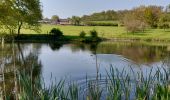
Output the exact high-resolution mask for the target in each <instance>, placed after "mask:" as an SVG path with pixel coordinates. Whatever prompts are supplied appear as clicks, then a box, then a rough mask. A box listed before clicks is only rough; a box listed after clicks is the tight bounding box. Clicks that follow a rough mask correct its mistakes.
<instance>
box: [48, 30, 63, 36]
mask: <svg viewBox="0 0 170 100" xmlns="http://www.w3.org/2000/svg"><path fill="white" fill-rule="evenodd" d="M50 34H51V35H54V36H55V37H61V36H63V32H62V31H61V30H60V29H58V28H53V29H51V31H50Z"/></svg>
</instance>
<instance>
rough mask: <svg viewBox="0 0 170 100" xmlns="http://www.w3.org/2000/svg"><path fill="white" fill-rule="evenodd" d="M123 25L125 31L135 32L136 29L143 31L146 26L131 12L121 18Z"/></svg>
mask: <svg viewBox="0 0 170 100" xmlns="http://www.w3.org/2000/svg"><path fill="white" fill-rule="evenodd" d="M123 23H124V26H125V28H126V30H127V31H129V32H132V33H135V32H137V31H143V32H144V30H145V28H146V24H145V23H144V22H142V21H141V20H139V19H137V18H135V16H134V15H133V14H132V13H128V14H126V15H125V17H124V20H123Z"/></svg>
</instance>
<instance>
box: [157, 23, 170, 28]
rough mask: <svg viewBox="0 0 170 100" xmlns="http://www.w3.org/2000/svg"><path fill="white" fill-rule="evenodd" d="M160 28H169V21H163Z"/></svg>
mask: <svg viewBox="0 0 170 100" xmlns="http://www.w3.org/2000/svg"><path fill="white" fill-rule="evenodd" d="M159 28H160V29H168V28H170V25H169V24H168V23H162V24H159Z"/></svg>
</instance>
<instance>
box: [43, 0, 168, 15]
mask: <svg viewBox="0 0 170 100" xmlns="http://www.w3.org/2000/svg"><path fill="white" fill-rule="evenodd" d="M40 1H41V5H42V9H43V16H44V17H48V18H51V16H52V15H58V16H59V17H60V18H68V17H71V16H73V15H76V16H82V15H89V14H92V13H94V12H101V11H106V10H124V9H132V8H134V7H138V6H140V5H146V6H147V5H159V6H164V7H165V6H167V5H168V4H170V0H40Z"/></svg>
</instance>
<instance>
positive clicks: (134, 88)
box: [6, 66, 170, 100]
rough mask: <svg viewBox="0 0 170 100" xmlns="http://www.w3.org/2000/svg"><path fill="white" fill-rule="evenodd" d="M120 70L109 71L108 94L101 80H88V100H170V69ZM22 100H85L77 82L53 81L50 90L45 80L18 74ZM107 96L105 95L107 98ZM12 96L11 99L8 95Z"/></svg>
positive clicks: (111, 68)
mask: <svg viewBox="0 0 170 100" xmlns="http://www.w3.org/2000/svg"><path fill="white" fill-rule="evenodd" d="M130 69H131V71H130V73H129V72H127V71H126V70H125V69H123V70H122V71H119V70H118V69H116V68H114V67H112V66H111V67H110V70H109V71H107V78H106V82H107V85H106V91H103V90H104V89H103V87H102V86H101V85H99V83H98V82H99V81H100V80H96V81H95V82H94V80H93V81H91V80H88V81H87V83H88V86H87V95H86V98H84V99H86V100H103V99H104V100H131V99H132V100H134V99H135V100H169V99H170V72H169V70H167V69H166V68H164V67H162V68H157V70H156V71H153V69H151V70H150V72H149V74H148V75H147V76H145V74H144V73H143V72H142V71H139V72H135V71H134V70H133V68H130ZM18 83H19V93H18V94H16V95H18V96H19V98H18V99H19V100H81V99H82V96H83V94H80V89H81V88H80V86H79V85H78V84H76V83H74V82H72V83H71V84H70V85H68V87H67V85H66V83H65V80H61V81H59V82H57V83H56V82H52V83H51V85H50V86H49V87H46V86H45V85H44V86H43V84H44V82H43V81H42V80H41V78H39V77H36V78H32V77H30V75H27V74H24V73H21V72H18ZM104 94H105V95H104ZM6 97H9V96H6Z"/></svg>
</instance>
